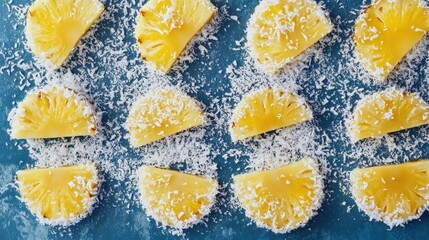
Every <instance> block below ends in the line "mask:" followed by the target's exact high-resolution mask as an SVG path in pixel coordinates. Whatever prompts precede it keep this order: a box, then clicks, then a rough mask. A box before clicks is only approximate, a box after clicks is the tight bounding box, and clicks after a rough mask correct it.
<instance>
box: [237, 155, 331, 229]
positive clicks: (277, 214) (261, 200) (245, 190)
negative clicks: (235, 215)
mask: <svg viewBox="0 0 429 240" xmlns="http://www.w3.org/2000/svg"><path fill="white" fill-rule="evenodd" d="M234 190H235V194H236V196H237V197H238V200H239V201H240V203H241V205H242V207H243V208H244V209H245V211H246V215H247V216H248V217H250V218H251V219H253V220H254V221H255V222H256V224H257V225H258V226H261V227H266V228H268V229H271V230H272V231H274V232H276V233H285V232H289V231H291V230H293V229H296V228H298V227H301V226H304V225H305V224H306V223H307V222H308V221H309V220H310V218H311V217H312V216H313V215H315V213H316V211H317V209H318V208H319V207H320V205H321V201H322V198H323V182H322V176H321V174H320V173H319V169H318V164H317V163H316V161H314V160H313V159H311V158H307V159H304V160H301V161H299V162H296V163H292V164H290V165H287V166H283V167H280V168H276V169H272V170H268V171H262V172H254V173H247V174H242V175H238V176H235V177H234Z"/></svg>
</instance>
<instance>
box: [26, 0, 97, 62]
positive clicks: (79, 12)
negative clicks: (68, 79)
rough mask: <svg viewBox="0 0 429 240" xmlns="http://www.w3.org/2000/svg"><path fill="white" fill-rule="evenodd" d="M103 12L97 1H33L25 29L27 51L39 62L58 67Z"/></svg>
mask: <svg viewBox="0 0 429 240" xmlns="http://www.w3.org/2000/svg"><path fill="white" fill-rule="evenodd" d="M103 11H104V6H103V4H101V3H100V2H99V1H98V0H36V1H35V2H34V3H33V5H31V7H30V9H29V10H28V13H27V26H26V28H25V33H26V36H27V39H28V43H29V45H30V48H31V49H32V51H33V52H34V54H35V55H36V57H37V58H39V59H40V60H42V61H44V62H47V63H49V65H52V66H54V67H55V68H59V67H61V65H62V64H63V63H64V62H65V61H66V60H67V59H68V57H69V56H70V54H71V52H72V51H73V48H74V47H75V46H76V45H77V44H78V42H79V41H80V39H81V38H82V37H83V36H84V35H85V33H86V32H87V31H88V30H89V29H90V28H91V26H92V25H93V24H94V22H95V21H96V20H97V19H98V18H99V17H100V16H101V14H102V13H103Z"/></svg>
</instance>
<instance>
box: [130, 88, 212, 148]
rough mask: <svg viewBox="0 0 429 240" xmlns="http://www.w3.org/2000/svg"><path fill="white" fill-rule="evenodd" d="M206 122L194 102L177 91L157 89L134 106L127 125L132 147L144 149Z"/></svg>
mask: <svg viewBox="0 0 429 240" xmlns="http://www.w3.org/2000/svg"><path fill="white" fill-rule="evenodd" d="M204 123H205V117H204V113H203V112H202V110H201V108H200V107H199V106H198V103H197V102H196V101H195V100H194V99H192V98H191V97H189V96H187V95H186V94H184V93H182V92H178V91H176V90H174V89H156V90H154V91H153V92H152V93H150V94H149V95H147V96H144V97H142V98H140V99H139V100H137V101H136V102H135V103H134V104H133V107H132V109H131V112H130V116H129V118H128V123H127V125H128V129H129V131H130V134H131V138H130V142H131V145H133V146H134V147H140V146H143V145H146V144H148V143H151V142H154V141H157V140H160V139H163V138H165V137H167V136H170V135H173V134H176V133H178V132H182V131H184V130H187V129H189V128H192V127H196V126H200V125H202V124H204Z"/></svg>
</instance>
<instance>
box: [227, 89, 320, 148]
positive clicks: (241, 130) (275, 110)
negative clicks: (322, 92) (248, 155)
mask: <svg viewBox="0 0 429 240" xmlns="http://www.w3.org/2000/svg"><path fill="white" fill-rule="evenodd" d="M312 118H313V116H312V112H311V110H310V108H309V107H308V106H307V104H306V102H305V100H304V99H302V98H300V97H298V96H296V95H295V94H294V93H291V92H287V91H285V90H282V89H272V88H267V89H262V90H258V91H255V92H252V93H249V94H247V95H245V96H244V97H243V99H242V100H241V102H240V103H238V105H237V107H236V108H235V110H234V113H233V116H232V123H231V127H230V132H231V137H232V140H233V141H238V140H243V139H246V138H249V137H253V136H256V135H259V134H262V133H265V132H269V131H272V130H275V129H279V128H283V127H286V126H291V125H294V124H298V123H302V122H305V121H308V120H310V119H312Z"/></svg>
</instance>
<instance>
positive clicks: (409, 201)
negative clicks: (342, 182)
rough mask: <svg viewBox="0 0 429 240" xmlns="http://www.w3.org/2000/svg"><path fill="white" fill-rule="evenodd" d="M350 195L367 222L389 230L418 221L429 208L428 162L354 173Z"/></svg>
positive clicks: (372, 168)
mask: <svg viewBox="0 0 429 240" xmlns="http://www.w3.org/2000/svg"><path fill="white" fill-rule="evenodd" d="M350 180H351V184H352V194H353V198H354V199H355V201H356V203H357V205H358V207H359V208H360V209H361V210H362V211H364V212H365V213H366V214H367V215H368V216H369V217H370V219H371V220H372V219H375V220H377V221H383V222H384V223H385V224H387V225H388V226H390V227H394V226H399V225H403V224H405V223H406V222H408V221H410V220H413V219H417V218H419V217H420V216H421V215H422V214H423V212H424V210H425V209H426V208H427V207H428V205H429V161H428V160H419V161H413V162H408V163H402V164H396V165H386V166H377V167H370V168H363V169H355V170H353V171H352V172H351V174H350Z"/></svg>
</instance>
